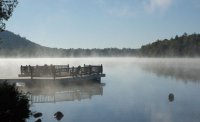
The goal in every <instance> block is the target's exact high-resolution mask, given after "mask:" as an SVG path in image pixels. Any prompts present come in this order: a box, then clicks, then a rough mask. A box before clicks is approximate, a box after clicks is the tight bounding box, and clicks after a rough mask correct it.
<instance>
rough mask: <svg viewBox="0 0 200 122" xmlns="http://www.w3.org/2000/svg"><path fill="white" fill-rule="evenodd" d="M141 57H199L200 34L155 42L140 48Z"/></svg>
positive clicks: (184, 35)
mask: <svg viewBox="0 0 200 122" xmlns="http://www.w3.org/2000/svg"><path fill="white" fill-rule="evenodd" d="M140 53H141V55H142V56H150V57H152V56H153V57H175V56H178V57H199V56H200V34H191V35H188V34H187V33H184V34H183V35H182V36H180V37H179V36H176V37H175V38H171V39H169V40H168V39H164V40H157V41H156V42H153V43H152V44H147V45H144V46H142V47H141V49H140Z"/></svg>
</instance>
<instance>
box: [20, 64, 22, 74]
mask: <svg viewBox="0 0 200 122" xmlns="http://www.w3.org/2000/svg"><path fill="white" fill-rule="evenodd" d="M20 70H21V74H22V65H21V68H20Z"/></svg>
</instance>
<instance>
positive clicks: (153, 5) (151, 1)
mask: <svg viewBox="0 0 200 122" xmlns="http://www.w3.org/2000/svg"><path fill="white" fill-rule="evenodd" d="M171 4H172V0H148V2H145V5H144V9H145V10H146V11H147V12H149V13H153V12H155V11H161V12H162V11H165V10H167V9H168V8H169V7H170V5H171Z"/></svg>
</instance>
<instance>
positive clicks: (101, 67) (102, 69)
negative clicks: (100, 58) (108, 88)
mask: <svg viewBox="0 0 200 122" xmlns="http://www.w3.org/2000/svg"><path fill="white" fill-rule="evenodd" d="M102 73H103V65H102V64H101V74H102Z"/></svg>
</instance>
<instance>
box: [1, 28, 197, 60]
mask: <svg viewBox="0 0 200 122" xmlns="http://www.w3.org/2000/svg"><path fill="white" fill-rule="evenodd" d="M0 39H1V40H0V42H1V43H0V57H135V56H137V57H142V56H147V57H199V56H200V34H191V35H188V34H187V33H184V34H183V35H182V36H180V37H179V36H176V37H174V38H171V39H164V40H157V41H156V42H153V43H151V44H147V45H144V46H142V47H141V48H140V49H132V48H122V49H119V48H104V49H97V48H94V49H82V48H78V49H73V48H71V49H61V48H60V49H58V48H49V47H44V46H41V45H38V44H36V43H33V42H31V41H29V40H27V39H26V38H23V37H21V36H19V35H16V34H14V33H12V32H9V31H4V32H1V33H0Z"/></svg>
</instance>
